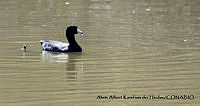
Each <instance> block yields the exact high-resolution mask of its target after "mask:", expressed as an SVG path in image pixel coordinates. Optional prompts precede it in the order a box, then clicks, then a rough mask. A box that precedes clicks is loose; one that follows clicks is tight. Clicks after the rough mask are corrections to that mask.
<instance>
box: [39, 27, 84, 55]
mask: <svg viewBox="0 0 200 106" xmlns="http://www.w3.org/2000/svg"><path fill="white" fill-rule="evenodd" d="M75 34H80V35H82V34H83V32H82V31H80V30H79V28H78V27H77V26H69V27H67V29H66V38H67V40H68V42H69V43H64V42H60V41H54V40H41V41H40V43H41V46H42V49H43V50H45V51H52V52H82V48H81V47H80V46H79V45H78V43H77V41H76V39H75V36H74V35H75Z"/></svg>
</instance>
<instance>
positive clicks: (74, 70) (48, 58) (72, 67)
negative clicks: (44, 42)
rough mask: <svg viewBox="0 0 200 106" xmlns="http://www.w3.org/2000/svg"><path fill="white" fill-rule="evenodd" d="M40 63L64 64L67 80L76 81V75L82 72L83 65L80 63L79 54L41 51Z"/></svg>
mask: <svg viewBox="0 0 200 106" xmlns="http://www.w3.org/2000/svg"><path fill="white" fill-rule="evenodd" d="M41 55H42V61H43V62H50V63H65V64H66V68H65V70H66V76H67V79H69V80H76V79H77V78H78V74H79V73H80V72H82V71H83V63H82V62H81V61H80V58H81V53H79V52H77V53H59V52H49V51H42V54H41Z"/></svg>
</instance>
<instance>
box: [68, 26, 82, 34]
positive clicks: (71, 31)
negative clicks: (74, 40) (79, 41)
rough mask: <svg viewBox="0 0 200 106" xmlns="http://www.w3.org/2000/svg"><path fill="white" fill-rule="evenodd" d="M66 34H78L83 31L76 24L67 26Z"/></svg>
mask: <svg viewBox="0 0 200 106" xmlns="http://www.w3.org/2000/svg"><path fill="white" fill-rule="evenodd" d="M66 34H72V35H74V34H80V35H83V32H82V31H81V30H80V29H79V28H78V27H77V26H68V27H67V29H66Z"/></svg>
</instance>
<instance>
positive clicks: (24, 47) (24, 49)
mask: <svg viewBox="0 0 200 106" xmlns="http://www.w3.org/2000/svg"><path fill="white" fill-rule="evenodd" d="M21 50H22V51H24V52H26V44H23V47H22V48H21Z"/></svg>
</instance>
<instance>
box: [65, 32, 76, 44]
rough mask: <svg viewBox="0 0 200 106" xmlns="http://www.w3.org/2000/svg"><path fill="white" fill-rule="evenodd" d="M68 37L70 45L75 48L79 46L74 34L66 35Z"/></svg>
mask: <svg viewBox="0 0 200 106" xmlns="http://www.w3.org/2000/svg"><path fill="white" fill-rule="evenodd" d="M66 37H67V40H68V42H69V45H74V46H76V45H78V43H77V42H76V40H75V36H74V34H70V33H66Z"/></svg>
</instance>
